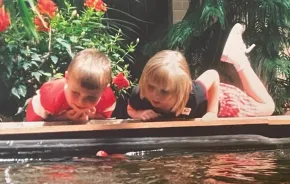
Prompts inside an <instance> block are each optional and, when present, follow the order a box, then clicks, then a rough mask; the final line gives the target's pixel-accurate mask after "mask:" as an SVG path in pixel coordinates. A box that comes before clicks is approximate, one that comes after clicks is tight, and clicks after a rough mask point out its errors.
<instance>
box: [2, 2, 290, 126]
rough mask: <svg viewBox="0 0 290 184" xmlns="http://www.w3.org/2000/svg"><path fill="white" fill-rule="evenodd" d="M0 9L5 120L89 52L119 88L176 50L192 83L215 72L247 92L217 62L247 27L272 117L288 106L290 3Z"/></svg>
mask: <svg viewBox="0 0 290 184" xmlns="http://www.w3.org/2000/svg"><path fill="white" fill-rule="evenodd" d="M0 7H1V8H0V104H1V106H0V114H1V117H2V120H4V121H22V120H23V115H24V111H25V104H26V101H27V99H28V98H30V97H31V96H32V95H33V94H34V93H35V92H36V90H37V89H38V88H39V86H40V85H41V84H42V83H43V82H45V81H47V80H51V79H54V78H58V77H62V75H61V74H62V73H63V72H64V70H65V69H66V67H67V65H68V63H69V62H70V60H71V58H72V57H73V56H74V54H75V53H76V52H77V51H79V50H81V49H83V48H87V47H96V48H98V49H99V50H101V51H103V52H105V53H107V54H108V55H109V56H110V58H111V60H112V65H113V76H112V77H113V78H115V77H116V76H118V77H119V78H118V79H119V82H120V81H123V82H124V81H126V78H128V79H129V80H130V85H131V86H133V85H135V84H136V83H137V81H138V79H139V77H140V74H141V72H142V68H143V67H144V65H145V64H146V61H147V60H148V58H150V56H152V55H153V54H154V53H156V52H157V51H159V50H162V49H177V50H180V51H181V52H183V53H184V54H185V56H186V58H187V60H188V62H189V65H190V68H191V72H192V76H193V78H196V77H197V76H198V75H199V74H200V73H202V72H203V71H205V70H207V69H210V68H214V69H217V70H218V71H219V73H220V74H221V80H222V81H223V82H227V83H231V84H233V85H236V86H238V87H240V88H242V86H241V83H240V81H239V79H238V76H237V73H236V72H235V70H234V69H233V68H232V66H231V65H227V64H223V63H221V62H220V61H219V58H220V56H221V52H222V48H223V46H224V43H225V40H226V38H227V35H228V33H229V31H230V29H231V28H232V26H233V25H234V24H235V23H236V22H242V23H244V24H246V26H247V29H246V32H245V34H244V39H245V42H246V44H247V45H251V44H253V43H255V44H256V48H255V49H254V50H253V51H252V52H251V53H250V54H249V57H250V59H251V62H252V66H253V67H254V69H255V71H256V72H257V73H258V75H259V76H260V78H261V79H262V80H263V82H264V84H265V85H266V86H267V88H268V90H269V92H270V93H271V95H272V97H273V98H274V100H275V103H276V107H277V108H276V112H275V113H276V114H283V113H285V109H286V108H287V107H288V104H289V95H290V75H289V74H290V65H289V59H290V58H289V56H290V54H289V48H290V47H289V30H290V29H289V28H290V21H289V17H290V15H289V14H290V1H289V0H201V1H194V0H105V1H104V2H103V1H101V0H85V1H84V0H67V1H62V0H54V1H50V0H38V1H36V0H35V1H34V0H13V1H12V0H4V1H3V0H0ZM123 75H124V77H126V78H122V76H123ZM120 76H121V77H120ZM116 81H118V80H113V81H112V88H113V89H114V91H115V93H116V95H117V96H118V103H117V108H116V111H115V112H114V116H115V117H117V118H127V117H128V115H127V113H126V102H127V98H128V95H129V93H130V87H128V86H126V85H123V86H122V85H121V86H120V85H119V86H118V84H116ZM114 82H115V83H114ZM117 83H118V82H117ZM119 84H124V83H122V82H121V83H119Z"/></svg>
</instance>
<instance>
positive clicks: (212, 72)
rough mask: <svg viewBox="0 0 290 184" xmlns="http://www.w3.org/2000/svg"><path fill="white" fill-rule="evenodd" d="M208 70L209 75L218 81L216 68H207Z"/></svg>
mask: <svg viewBox="0 0 290 184" xmlns="http://www.w3.org/2000/svg"><path fill="white" fill-rule="evenodd" d="M208 72H209V76H210V77H212V78H213V79H215V81H218V82H219V81H220V75H219V73H218V72H217V71H216V70H213V69H211V70H208Z"/></svg>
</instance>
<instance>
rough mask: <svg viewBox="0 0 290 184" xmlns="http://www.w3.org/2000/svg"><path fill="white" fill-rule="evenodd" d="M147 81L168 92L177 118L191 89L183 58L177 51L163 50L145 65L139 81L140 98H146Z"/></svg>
mask: <svg viewBox="0 0 290 184" xmlns="http://www.w3.org/2000/svg"><path fill="white" fill-rule="evenodd" d="M148 81H151V82H152V81H153V82H154V83H155V84H157V85H159V86H161V87H162V88H164V89H167V90H169V91H170V95H171V97H172V98H175V99H176V103H175V105H174V106H173V108H172V109H171V111H172V112H174V113H175V114H176V116H178V115H179V114H181V112H182V111H183V109H184V107H185V106H186V103H187V101H188V99H189V94H190V92H191V89H192V78H191V75H190V71H189V67H188V64H187V61H186V59H185V57H184V56H183V55H182V54H181V53H180V52H178V51H172V50H163V51H160V52H158V53H156V54H155V55H154V56H153V57H152V58H151V59H150V60H149V61H148V63H147V64H146V66H145V68H144V70H143V72H142V75H141V78H140V81H139V87H140V97H141V99H143V98H144V97H145V98H146V96H147V90H148V89H147V87H148V86H147V85H146V84H148Z"/></svg>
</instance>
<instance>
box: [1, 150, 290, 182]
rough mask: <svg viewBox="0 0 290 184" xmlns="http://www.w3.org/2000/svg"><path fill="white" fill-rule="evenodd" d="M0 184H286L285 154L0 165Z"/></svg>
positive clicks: (289, 161)
mask: <svg viewBox="0 0 290 184" xmlns="http://www.w3.org/2000/svg"><path fill="white" fill-rule="evenodd" d="M0 173H1V174H2V176H4V177H2V178H0V183H15V184H16V183H29V184H33V183H47V184H49V183H52V184H55V183H70V184H90V183H104V184H107V183H113V184H114V183H142V184H147V183H148V184H153V183H157V184H167V183H174V184H175V183H177V184H179V183H180V184H187V183H208V184H212V183H221V184H225V183H282V182H284V183H287V182H289V181H290V176H289V173H290V151H288V150H284V151H283V152H281V151H279V150H275V151H256V152H244V153H194V152H177V153H176V152H175V153H174V154H172V152H166V151H164V152H160V153H154V154H150V153H149V154H148V155H142V156H127V157H126V158H73V159H69V160H63V161H50V162H48V161H32V162H31V161H28V162H27V163H21V162H18V163H5V162H2V164H0Z"/></svg>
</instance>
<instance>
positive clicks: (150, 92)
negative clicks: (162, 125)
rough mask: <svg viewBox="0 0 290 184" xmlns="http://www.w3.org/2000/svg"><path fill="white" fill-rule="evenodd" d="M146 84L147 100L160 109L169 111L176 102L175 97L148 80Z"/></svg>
mask: <svg viewBox="0 0 290 184" xmlns="http://www.w3.org/2000/svg"><path fill="white" fill-rule="evenodd" d="M146 85H147V86H146V88H147V90H146V98H147V99H148V100H149V102H150V103H151V104H152V105H153V106H154V107H156V108H158V109H160V110H165V111H170V110H171V109H172V107H173V106H174V105H175V103H176V98H174V96H173V95H172V94H171V92H170V91H168V90H167V89H164V88H163V87H162V86H160V85H158V84H156V83H154V82H148V83H147V84H146Z"/></svg>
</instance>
